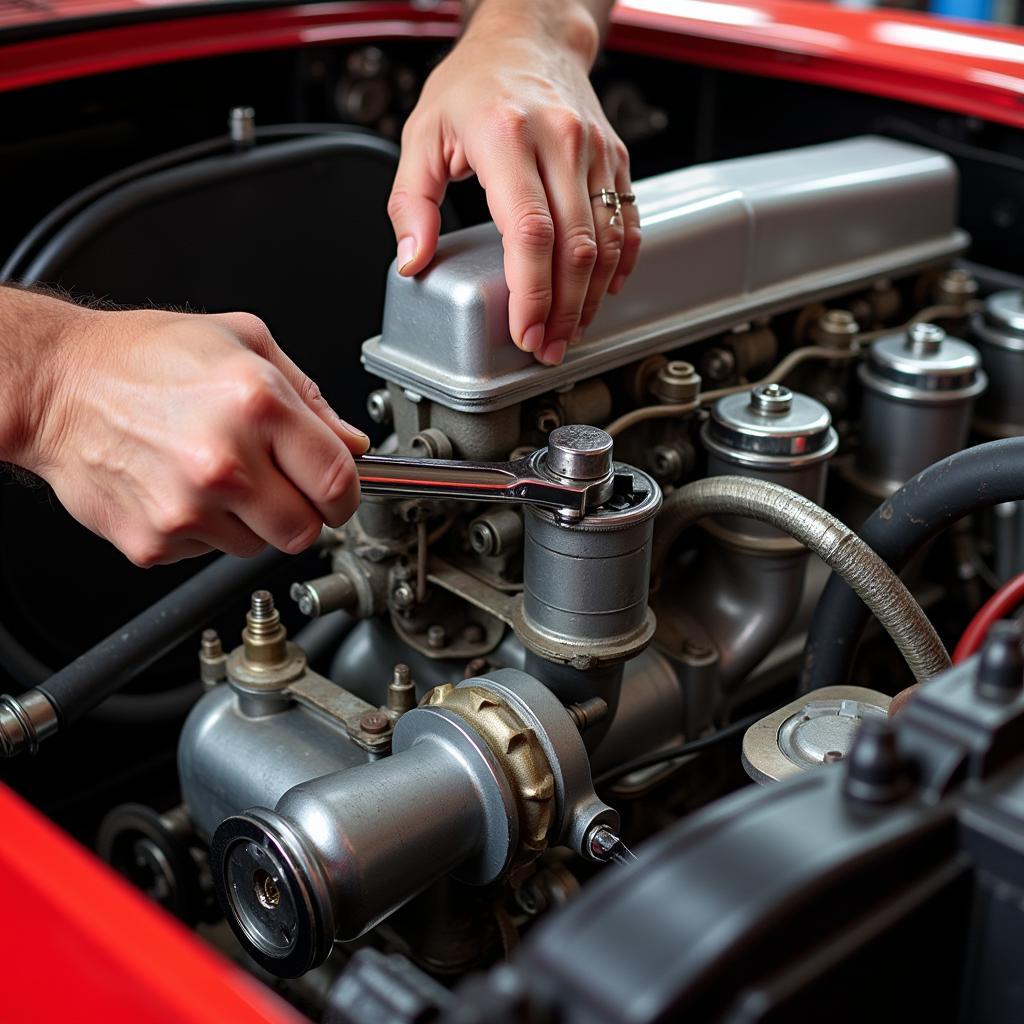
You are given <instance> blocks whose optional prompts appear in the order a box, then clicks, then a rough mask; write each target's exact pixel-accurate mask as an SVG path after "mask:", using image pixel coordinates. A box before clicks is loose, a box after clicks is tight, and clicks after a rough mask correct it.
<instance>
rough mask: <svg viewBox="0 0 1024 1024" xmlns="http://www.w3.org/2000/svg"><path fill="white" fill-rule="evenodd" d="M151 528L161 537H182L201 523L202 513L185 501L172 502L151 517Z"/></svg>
mask: <svg viewBox="0 0 1024 1024" xmlns="http://www.w3.org/2000/svg"><path fill="white" fill-rule="evenodd" d="M152 518H153V527H154V529H156V531H157V532H158V533H159V534H160V535H161V536H163V537H183V536H187V535H188V534H190V533H192V532H193V531H194V530H195V529H196V528H197V527H198V526H199V524H200V523H201V521H202V511H201V510H200V509H199V508H198V507H196V506H195V505H193V504H192V503H191V502H189V501H187V500H181V501H173V502H169V503H168V504H166V505H164V506H163V507H161V508H160V510H159V511H158V512H156V513H155V514H154V515H153V517H152Z"/></svg>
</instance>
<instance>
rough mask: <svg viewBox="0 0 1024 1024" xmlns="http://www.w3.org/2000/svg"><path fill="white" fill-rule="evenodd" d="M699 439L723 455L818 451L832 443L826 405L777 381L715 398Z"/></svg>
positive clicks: (798, 454)
mask: <svg viewBox="0 0 1024 1024" xmlns="http://www.w3.org/2000/svg"><path fill="white" fill-rule="evenodd" d="M704 442H705V444H707V445H708V446H709V447H710V448H712V449H713V450H715V451H716V452H718V453H720V454H722V455H725V456H726V457H728V456H729V455H732V454H737V453H739V454H744V455H758V456H767V457H772V458H779V457H784V458H793V457H809V456H824V455H825V454H826V453H828V454H830V453H831V451H833V450H834V449H835V446H836V444H837V443H838V442H837V439H836V434H835V431H834V430H832V417H831V416H830V415H829V411H828V409H826V408H825V406H824V405H822V404H821V402H819V401H816V400H815V399H813V398H810V397H809V396H808V395H802V394H800V393H799V392H796V391H790V389H789V388H787V387H784V386H783V385H781V384H767V385H763V386H761V387H758V388H754V389H753V391H750V392H739V393H738V394H735V395H726V396H725V397H724V398H720V399H719V400H718V401H717V402H716V403H715V404H714V406H713V408H712V410H711V418H710V420H709V421H708V423H707V424H706V425H705V428H704Z"/></svg>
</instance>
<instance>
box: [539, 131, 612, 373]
mask: <svg viewBox="0 0 1024 1024" xmlns="http://www.w3.org/2000/svg"><path fill="white" fill-rule="evenodd" d="M550 156H551V157H554V159H549V156H546V155H545V154H543V153H542V154H541V161H542V164H541V172H542V176H543V179H544V183H545V185H546V187H547V193H548V198H549V200H550V203H551V212H552V215H553V218H554V222H555V247H554V273H553V296H552V303H551V313H550V314H549V316H548V321H547V325H546V327H545V340H544V347H543V349H541V351H540V352H539V353H538V358H539V359H540V361H541V362H542V363H547V364H549V365H555V364H558V363H560V362H561V361H562V359H563V358H564V357H565V350H566V347H567V346H568V344H569V342H570V341H571V340H572V339H573V336H574V335H575V334H576V330H577V328H578V327H579V323H580V317H581V315H582V312H583V301H584V299H585V298H586V295H587V290H588V288H589V287H590V280H591V277H592V276H593V272H594V267H595V266H596V265H597V259H598V246H597V237H596V232H595V228H594V212H593V209H592V208H591V202H590V195H589V192H588V186H587V163H588V162H589V159H588V158H589V154H588V153H587V152H586V149H585V144H583V145H573V144H572V139H571V138H570V139H569V140H568V143H567V144H566V145H565V146H564V148H563V149H562V150H561V151H556V152H555V153H553V154H550Z"/></svg>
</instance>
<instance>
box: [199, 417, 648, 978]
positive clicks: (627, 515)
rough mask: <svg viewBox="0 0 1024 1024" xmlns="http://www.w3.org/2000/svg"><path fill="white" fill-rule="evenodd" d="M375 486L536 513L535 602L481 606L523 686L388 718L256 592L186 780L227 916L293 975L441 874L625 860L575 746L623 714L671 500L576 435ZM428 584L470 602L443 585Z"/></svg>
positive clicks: (508, 680)
mask: <svg viewBox="0 0 1024 1024" xmlns="http://www.w3.org/2000/svg"><path fill="white" fill-rule="evenodd" d="M359 470H360V473H361V475H362V477H363V480H364V485H365V488H366V490H367V491H368V492H369V493H377V494H381V493H384V494H388V495H391V496H402V495H411V494H417V495H420V496H431V495H441V496H443V497H444V498H445V499H448V500H450V499H452V498H465V497H467V496H468V498H469V499H474V498H476V497H477V496H478V494H479V491H480V489H481V488H488V487H489V490H487V493H488V496H489V498H491V499H492V500H493V499H495V498H497V499H499V500H507V501H519V502H523V503H526V504H527V520H526V546H527V547H526V556H525V559H524V570H523V581H524V585H523V594H522V597H521V598H518V597H517V598H510V597H509V596H508V595H506V594H502V593H501V592H500V591H497V590H495V591H494V592H493V594H492V595H491V600H489V599H488V597H487V596H486V593H485V592H484V590H483V588H480V589H479V590H478V593H477V595H476V601H477V602H478V603H480V604H482V605H483V606H485V607H487V608H488V610H489V611H490V612H491V613H492V614H495V615H497V616H499V617H502V618H503V619H504V620H505V621H506V622H507V623H508V624H509V625H511V627H512V630H513V632H514V634H515V636H516V637H517V638H518V639H519V640H520V641H521V642H522V644H523V647H524V648H525V650H526V652H527V657H526V665H527V668H528V671H521V670H519V669H516V668H502V669H497V670H495V671H486V670H484V669H483V668H481V669H480V671H478V672H476V673H475V675H474V676H473V677H472V678H469V679H465V680H462V681H460V682H458V683H457V684H456V685H452V684H451V683H445V684H442V685H439V686H436V687H434V688H432V689H431V690H430V691H429V692H428V693H427V694H426V695H425V697H424V699H423V700H422V701H421V702H420V704H419V706H417V707H409V706H408V705H409V704H410V703H411V695H408V699H403V700H395V699H392V700H389V701H387V702H382V703H381V706H379V707H375V706H374V705H373V704H370V703H368V702H366V701H363V700H362V699H360V698H359V697H357V696H356V695H355V694H353V693H350V692H348V691H347V690H345V689H343V688H342V687H341V686H338V685H335V684H334V683H332V682H331V681H330V680H327V679H324V678H323V677H320V676H318V675H317V674H316V673H313V672H312V671H310V670H309V669H308V667H307V666H306V664H305V658H304V656H303V654H302V652H301V650H300V649H298V648H297V647H296V646H295V645H294V644H292V643H290V642H288V641H287V639H286V637H285V633H284V629H283V627H282V626H281V624H280V620H279V615H278V613H277V612H276V610H275V609H274V608H273V604H272V601H271V600H270V597H269V595H268V594H266V593H265V592H257V594H256V595H255V596H254V599H253V607H252V610H251V611H250V613H249V616H248V621H247V625H246V628H245V630H244V631H243V645H242V646H241V647H239V648H237V649H236V650H235V651H233V652H232V653H231V654H230V655H229V656H228V658H227V665H226V675H227V681H228V685H227V686H220V687H217V688H215V689H214V690H213V692H211V693H210V694H208V695H207V696H206V697H204V698H203V699H202V700H201V701H200V702H199V704H198V705H197V707H196V708H195V709H194V711H193V712H192V714H191V716H190V717H189V720H188V722H187V724H186V726H185V730H184V732H183V734H182V739H181V745H180V757H179V767H180V776H181V783H182V790H183V794H184V797H185V803H186V806H187V807H188V809H189V811H190V813H191V815H192V819H193V821H194V822H195V824H196V827H197V828H198V829H199V831H200V832H201V833H203V834H205V835H208V836H210V837H211V864H212V869H213V875H214V880H215V883H216V887H217V892H218V896H219V899H220V902H221V905H222V908H223V910H224V912H225V915H226V916H227V918H228V920H229V921H230V923H231V925H232V927H233V928H234V930H235V933H236V935H237V936H238V938H239V940H240V941H241V942H242V944H243V945H244V946H245V947H246V948H247V949H248V951H249V952H250V953H251V955H252V956H253V957H254V958H255V959H256V960H257V961H258V962H259V963H260V964H262V965H263V966H264V967H265V968H266V969H268V970H270V971H272V972H273V973H276V974H279V975H281V976H296V975H299V974H302V973H304V972H305V971H308V970H309V969H310V968H311V967H313V966H315V965H316V964H317V963H320V962H321V961H322V960H323V959H325V958H326V956H327V955H328V954H329V952H330V950H331V947H332V944H333V942H334V941H335V940H336V939H353V938H356V937H357V936H359V935H361V934H362V933H363V932H365V931H366V930H367V929H369V928H371V927H373V926H374V925H376V924H377V923H379V922H380V921H381V920H382V919H383V918H385V917H386V916H388V915H389V914H390V913H391V912H393V911H394V910H395V909H396V908H398V907H399V906H401V905H402V904H403V903H405V902H406V901H407V900H409V899H410V898H411V897H413V896H414V895H416V894H417V893H418V892H420V891H421V890H422V889H423V888H425V887H426V886H427V885H429V884H431V883H432V882H434V881H436V880H437V879H440V878H442V877H444V876H446V875H449V874H450V875H452V876H453V877H455V878H457V879H459V880H461V881H464V882H468V883H471V884H474V885H484V884H488V883H491V882H494V881H496V880H498V879H501V878H503V877H505V876H506V875H507V874H508V872H509V871H511V870H513V869H514V868H516V867H518V866H522V865H523V864H525V863H528V862H529V861H530V860H532V859H533V858H535V857H537V856H538V855H539V854H540V853H541V852H543V851H544V850H545V849H546V848H547V847H548V846H555V845H557V846H567V847H569V848H570V849H573V850H575V851H576V852H577V853H578V854H580V855H582V856H584V857H587V858H591V859H605V857H606V855H607V854H608V852H609V851H613V850H615V849H617V848H618V846H619V845H620V844H619V840H618V838H617V836H616V835H615V830H616V829H617V827H618V815H617V813H616V812H615V811H614V810H612V809H611V808H610V807H608V806H607V805H606V804H604V803H603V802H602V801H600V800H599V799H598V798H597V796H596V794H595V793H594V790H593V786H592V784H591V776H590V759H589V757H588V753H587V747H586V745H585V743H584V739H583V738H582V737H581V734H580V728H581V727H584V728H585V727H587V726H590V725H591V724H593V722H594V721H595V719H597V718H601V717H609V716H610V713H611V712H612V711H613V710H614V707H615V705H616V703H617V698H618V687H619V685H620V683H621V678H622V663H623V661H624V660H626V659H627V658H631V657H633V656H635V655H636V654H638V653H640V652H641V651H642V650H643V648H644V647H645V646H646V645H647V643H648V642H649V640H650V638H651V636H652V634H653V631H654V620H653V616H652V614H651V612H650V610H649V608H648V606H647V579H648V576H649V572H650V569H649V565H650V548H651V538H652V533H653V523H654V516H655V513H656V512H657V509H658V507H659V505H660V501H661V495H660V491H659V489H658V487H657V485H656V484H655V483H654V481H653V480H651V479H650V478H649V477H648V476H647V475H646V474H643V473H639V472H638V471H636V470H632V469H631V468H630V467H628V466H624V465H621V464H615V463H613V462H612V444H611V438H609V437H608V435H607V434H605V433H604V432H603V431H601V430H599V429H597V428H592V427H572V426H569V427H563V428H560V429H558V430H556V431H554V432H552V435H551V437H550V439H549V443H548V445H547V447H546V448H545V449H543V450H541V451H538V452H536V453H534V454H533V455H532V456H530V457H529V458H525V459H522V460H520V461H519V463H516V464H512V466H511V468H510V467H509V466H508V465H505V466H488V465H486V464H470V463H455V462H450V461H449V462H444V461H440V460H434V461H430V460H424V461H422V462H417V460H412V459H386V458H373V457H370V458H367V459H366V460H364V461H362V462H361V463H360V465H359ZM428 564H429V563H428ZM431 578H432V579H435V580H436V581H437V583H438V585H441V584H444V585H447V586H452V587H455V588H456V589H457V588H458V587H459V586H460V585H461V586H467V585H468V583H467V580H466V579H464V578H462V577H459V576H456V577H455V578H454V580H452V579H446V578H445V576H444V572H443V569H442V570H440V571H439V572H438V571H436V572H435V574H434V575H432V577H431ZM597 580H600V581H601V583H600V584H599V585H594V582H595V581H597ZM300 589H301V588H300ZM545 684H547V685H545ZM394 689H395V688H394V687H392V688H391V690H392V696H394ZM574 701H576V702H578V708H577V709H576V710H575V713H574V710H573V709H570V710H567V709H566V705H567V704H569V705H571V704H573V702H574ZM588 739H589V740H591V741H592V740H593V737H588Z"/></svg>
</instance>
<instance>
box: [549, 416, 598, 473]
mask: <svg viewBox="0 0 1024 1024" xmlns="http://www.w3.org/2000/svg"><path fill="white" fill-rule="evenodd" d="M544 465H545V468H546V469H548V470H549V471H550V472H552V473H554V474H555V475H556V476H561V477H567V478H568V479H570V480H601V479H603V478H604V477H606V476H607V475H608V474H609V473H610V472H611V471H612V439H611V436H610V435H609V434H607V433H606V432H605V431H603V430H602V429H601V428H600V427H590V426H581V425H576V424H573V425H571V426H565V427H558V428H557V429H556V430H553V431H551V433H550V434H549V435H548V450H547V455H546V456H545V458H544Z"/></svg>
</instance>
